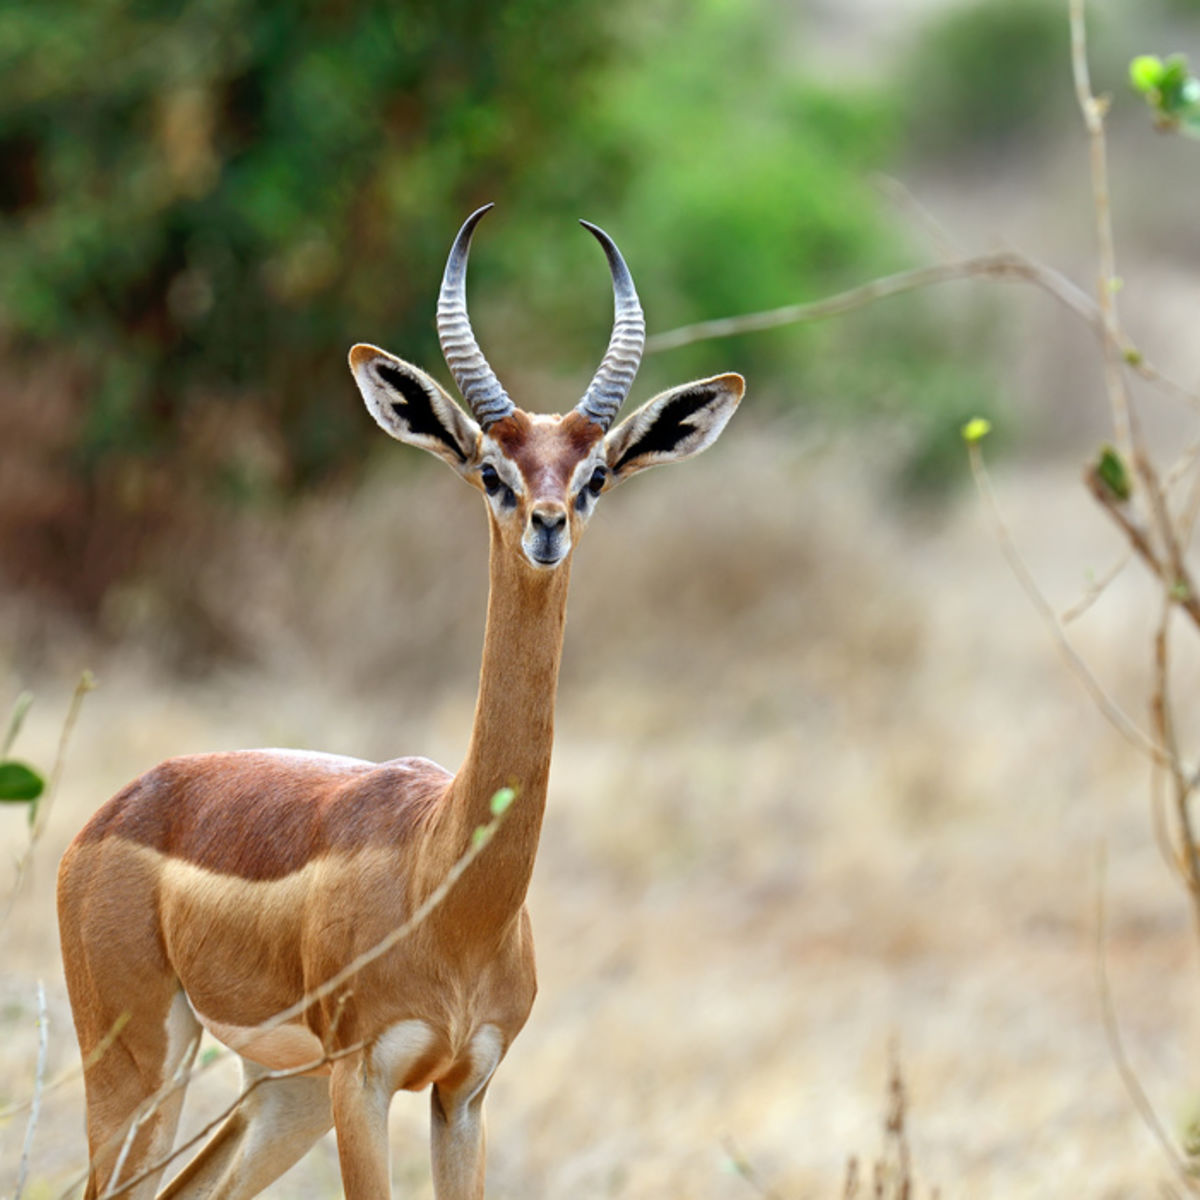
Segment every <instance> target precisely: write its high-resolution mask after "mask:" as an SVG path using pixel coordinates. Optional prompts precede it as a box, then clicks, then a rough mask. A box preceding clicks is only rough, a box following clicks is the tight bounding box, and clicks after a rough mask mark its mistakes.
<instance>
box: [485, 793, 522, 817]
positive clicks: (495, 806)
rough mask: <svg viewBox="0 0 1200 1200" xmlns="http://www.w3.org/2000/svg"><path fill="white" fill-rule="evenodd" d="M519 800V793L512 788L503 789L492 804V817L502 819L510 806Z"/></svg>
mask: <svg viewBox="0 0 1200 1200" xmlns="http://www.w3.org/2000/svg"><path fill="white" fill-rule="evenodd" d="M516 798H517V793H516V792H515V791H513V789H512V788H510V787H502V788H501V789H500V790H499V791H498V792H497V793H496V794H495V795H494V796H493V797H492V803H491V809H492V816H493V817H502V816H504V814H505V813H506V812H508V809H509V805H511V804H512V802H513V801H514V800H515V799H516Z"/></svg>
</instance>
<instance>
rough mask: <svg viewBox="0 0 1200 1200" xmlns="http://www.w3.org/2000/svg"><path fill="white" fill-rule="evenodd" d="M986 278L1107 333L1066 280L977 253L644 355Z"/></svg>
mask: <svg viewBox="0 0 1200 1200" xmlns="http://www.w3.org/2000/svg"><path fill="white" fill-rule="evenodd" d="M977 276H984V277H989V278H993V279H1015V280H1022V281H1024V282H1026V283H1033V284H1036V285H1037V286H1039V287H1041V288H1043V289H1044V290H1046V291H1048V292H1050V293H1051V295H1053V296H1055V297H1057V298H1058V299H1059V300H1061V301H1062V302H1063V303H1064V304H1065V305H1066V306H1067V307H1068V308H1070V309H1071V310H1072V311H1073V312H1075V313H1076V314H1078V315H1079V316H1080V317H1081V318H1082V319H1083V320H1085V321H1086V322H1087V323H1088V324H1089V325H1091V326H1092V327H1093V328H1094V329H1095V330H1096V332H1097V333H1103V320H1102V315H1101V312H1100V309H1099V307H1098V305H1097V304H1096V303H1095V301H1094V300H1092V299H1091V298H1090V297H1089V296H1087V295H1086V294H1085V293H1083V292H1082V291H1080V289H1079V288H1077V287H1076V286H1075V285H1074V284H1073V283H1072V282H1071V281H1070V280H1069V279H1068V278H1067V277H1066V276H1065V275H1062V274H1060V273H1059V272H1058V271H1055V270H1052V269H1051V268H1050V267H1047V266H1044V265H1043V264H1041V263H1038V262H1034V261H1033V260H1032V259H1028V258H1026V257H1025V256H1024V255H1022V254H1017V253H1016V252H1014V251H1012V250H998V251H995V252H994V253H991V254H979V255H974V256H972V257H969V258H958V259H955V260H954V261H952V262H944V263H934V264H932V265H931V266H927V267H914V268H912V269H911V270H908V271H899V272H897V273H896V274H894V275H883V276H880V277H879V278H878V279H872V280H871V281H870V282H868V283H864V284H860V285H859V286H858V287H853V288H850V289H849V290H848V291H844V292H838V293H837V294H836V295H833V296H827V297H826V298H825V299H823V300H813V301H811V302H809V303H806V304H789V305H786V306H784V307H783V308H772V309H768V310H766V311H765V312H757V313H747V314H745V315H744V316H739V317H723V318H721V319H719V320H715V321H700V322H698V323H697V324H694V325H683V326H681V327H680V328H678V329H670V330H667V331H666V332H665V333H656V334H654V335H653V336H651V337H649V338H647V339H646V353H647V354H655V353H658V352H660V351H663V350H674V349H676V348H677V347H679V346H688V345H691V344H692V343H693V342H703V341H708V340H710V339H712V338H724V337H733V336H735V335H737V334H743V333H755V332H758V331H760V330H764V329H778V328H779V327H780V326H782V325H797V324H800V323H802V322H805V321H819V320H823V319H824V318H826V317H836V316H840V315H842V314H843V313H847V312H853V311H854V310H855V309H858V308H862V307H864V306H865V305H868V304H874V303H875V302H876V301H877V300H884V299H886V298H887V297H889V296H898V295H902V294H903V293H905V292H913V291H917V290H919V289H921V288H927V287H931V286H933V285H935V284H939V283H949V282H951V281H952V280H955V279H970V278H973V277H977Z"/></svg>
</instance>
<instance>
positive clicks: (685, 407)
mask: <svg viewBox="0 0 1200 1200" xmlns="http://www.w3.org/2000/svg"><path fill="white" fill-rule="evenodd" d="M719 395H720V390H719V389H718V388H716V387H714V386H712V385H711V384H702V385H700V386H698V387H694V388H689V389H688V390H687V391H686V392H683V393H682V394H681V395H678V396H674V397H672V398H671V399H670V400H669V401H668V402H667V403H666V404H664V405H663V407H662V409H661V411H660V412H659V414H658V417H657V419H656V420H655V422H654V424H652V425H651V426H650V428H649V429H647V430H646V431H645V433H643V434H642V436H641V437H639V438H637V439H636V440H635V441H634V442H631V443H630V444H629V445H628V446H626V447H625V453H624V454H622V455H621V457H620V458H619V459H618V460H617V461H616V462H615V463H613V464H612V469H613V470H614V471H620V470H621V469H622V468H623V467H624V466H625V464H626V463H628V462H629V461H630V460H631V459H635V458H640V457H642V456H643V455H647V454H670V453H672V452H673V451H674V450H675V448H676V447H677V446H678V445H679V444H680V443H681V442H683V441H686V439H687V438H689V437H692V436H693V435H694V434H695V433H696V427H695V426H694V425H693V424H692V423H691V421H690V419H689V418H691V417H692V416H694V415H695V414H696V413H697V412H699V411H700V409H702V408H705V407H707V406H708V405H709V404H711V403H712V402H713V401H714V400H716V399H717V398H718V396H719Z"/></svg>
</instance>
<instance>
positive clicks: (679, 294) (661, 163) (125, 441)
mask: <svg viewBox="0 0 1200 1200" xmlns="http://www.w3.org/2000/svg"><path fill="white" fill-rule="evenodd" d="M1029 4H1030V0H1015V6H1016V7H1019V8H1021V9H1022V11H1024V9H1025V8H1027V7H1029ZM991 7H992V8H998V7H1000V6H997V5H995V3H994V0H991ZM1003 7H1004V8H1008V7H1010V5H1007V4H1006V5H1004V6H1003ZM803 20H804V17H803V15H802V14H795V13H786V12H784V11H783V10H780V9H778V8H777V7H775V6H771V5H768V4H766V3H765V0H698V2H695V3H687V2H685V0H655V2H653V3H635V2H634V0H604V2H600V0H511V2H507V3H505V4H503V5H493V4H483V3H481V2H480V0H442V2H441V3H437V4H434V3H431V2H430V0H418V2H410V3H406V4H403V5H399V4H395V3H385V2H382V0H305V2H300V0H298V2H297V3H293V4H286V5H282V4H281V5H267V4H262V3H259V2H257V0H137V2H133V0H89V2H88V3H87V4H84V5H71V4H66V3H62V2H61V0H49V2H47V3H43V4H39V5H17V6H7V7H3V8H0V71H2V80H3V82H2V84H0V89H2V90H0V94H2V96H3V107H2V108H0V367H3V366H5V365H7V367H8V368H9V369H12V367H13V364H18V366H20V365H21V364H25V365H28V364H31V363H38V362H41V361H44V360H45V359H46V358H47V357H48V356H53V357H54V358H56V359H58V360H61V362H62V363H63V364H64V375H63V378H64V379H65V380H66V381H67V382H66V384H65V385H64V386H67V387H68V388H69V389H70V390H71V393H72V395H71V400H72V403H71V404H70V405H68V408H67V411H68V413H69V428H67V429H66V430H65V431H62V436H60V437H59V438H58V440H57V441H54V443H53V445H52V446H51V448H50V449H49V450H47V453H48V454H51V453H52V454H53V455H54V456H56V466H57V467H58V468H61V469H64V470H69V472H70V473H71V476H72V479H73V480H74V481H75V484H74V485H73V486H75V489H76V491H75V495H76V499H75V501H74V502H73V503H72V504H70V505H61V504H60V505H58V507H56V503H57V502H55V503H50V502H47V504H45V505H42V506H41V507H40V508H39V509H38V514H37V521H40V522H41V523H42V525H44V526H45V536H44V537H43V538H42V542H43V543H44V546H43V549H45V546H50V547H51V548H52V550H53V551H54V552H55V553H57V555H58V558H59V559H60V560H61V561H62V563H63V564H64V565H63V570H62V572H61V577H60V579H59V581H58V585H59V587H60V589H61V590H71V589H75V590H76V591H77V593H78V594H79V595H81V596H83V597H84V598H85V599H84V603H83V606H84V607H91V606H94V605H97V604H99V603H100V602H101V600H102V598H103V595H104V592H105V589H106V588H107V586H108V585H109V583H110V582H111V581H112V580H113V579H115V578H118V577H120V576H121V575H122V574H123V573H127V572H129V571H130V570H133V569H136V567H137V565H138V564H139V563H140V562H143V561H144V558H145V552H146V549H147V547H150V548H153V547H154V546H155V545H157V546H159V547H161V546H163V545H164V544H165V545H168V546H169V545H170V544H171V539H172V537H173V536H174V534H175V533H176V531H177V530H178V528H179V513H180V511H185V512H187V513H188V514H189V515H188V519H189V521H191V522H192V523H193V524H194V523H195V521H196V519H199V521H200V522H201V523H203V521H204V520H205V519H208V520H210V522H211V513H212V512H213V511H218V512H219V510H220V508H221V507H222V506H223V505H227V504H229V503H234V504H243V503H246V502H250V501H257V502H261V501H266V500H272V501H273V500H278V499H282V498H286V497H287V496H288V495H291V494H294V493H295V492H296V491H297V490H298V489H302V488H305V487H308V486H311V485H312V484H313V483H315V482H317V481H320V480H322V479H326V478H329V477H330V476H331V475H337V474H339V473H345V472H348V471H352V470H353V469H354V467H355V464H356V463H357V461H358V460H359V459H360V458H361V456H362V454H363V451H364V447H365V446H367V445H370V444H378V442H377V438H376V435H375V431H374V429H373V426H372V425H371V423H370V421H369V420H368V419H367V418H366V416H365V415H364V413H363V412H362V409H361V405H360V404H359V402H358V400H357V397H356V395H355V393H354V391H353V388H352V385H351V383H350V381H349V376H348V373H347V372H346V369H345V360H344V356H345V352H346V349H347V348H348V346H349V345H350V344H351V343H353V342H355V341H360V340H366V341H376V342H380V343H382V344H384V345H387V346H388V347H389V348H391V349H393V350H395V351H397V352H398V353H401V354H403V355H404V356H405V357H406V358H410V359H412V360H414V361H416V362H420V363H422V364H424V365H426V366H428V367H430V368H432V369H435V370H440V361H441V359H440V353H439V351H438V349H437V343H436V338H435V336H434V333H433V310H434V301H435V297H436V290H437V285H438V280H439V278H440V274H441V268H442V264H443V261H444V256H445V254H446V251H447V248H448V246H449V242H450V240H451V238H452V236H453V233H454V231H455V229H456V228H457V226H458V224H459V223H460V222H461V220H462V219H463V217H464V216H465V215H466V213H467V212H469V211H470V210H471V209H472V208H473V207H475V206H476V205H477V204H479V203H482V202H484V201H487V200H495V201H497V202H498V209H497V215H496V216H494V217H492V218H491V219H490V221H489V224H488V226H487V227H485V231H484V233H485V234H486V236H485V237H481V238H480V239H479V242H480V245H479V247H478V249H477V250H476V251H475V253H474V255H473V261H472V276H471V295H472V312H473V314H475V318H476V326H477V328H478V330H479V333H480V340H481V342H482V343H483V345H484V347H485V350H486V352H487V353H488V355H489V357H490V358H491V359H492V361H493V364H494V366H495V367H496V369H497V371H498V373H499V374H500V375H501V377H502V378H504V379H505V380H506V382H509V383H510V385H511V383H512V381H513V380H514V379H515V381H516V383H517V384H518V385H525V384H528V385H529V390H530V391H531V392H532V393H533V394H531V395H529V396H526V395H525V393H524V392H523V391H521V390H520V389H519V388H515V389H513V390H514V395H518V396H519V398H520V399H521V400H522V401H527V402H529V403H530V404H531V406H533V407H538V406H539V405H540V404H549V405H550V406H553V407H561V406H562V405H563V404H570V403H573V402H574V400H575V399H576V398H577V396H576V394H574V393H570V394H566V395H554V394H549V395H542V394H541V392H543V391H546V390H548V389H547V379H551V380H552V379H553V377H554V376H555V375H570V376H571V377H572V379H573V380H574V379H575V378H577V377H581V378H582V380H583V381H586V378H587V376H588V375H590V372H591V371H592V370H593V369H594V366H595V364H596V362H597V361H598V359H599V357H600V354H601V352H602V349H603V345H604V339H605V338H606V336H607V332H608V328H609V324H610V322H611V301H610V298H609V292H608V287H607V279H606V273H605V271H604V267H603V260H602V258H601V257H600V256H599V255H598V254H597V253H596V248H595V245H594V243H592V242H591V241H590V240H589V239H587V238H586V237H584V236H583V235H582V234H579V233H578V231H577V230H573V228H572V224H571V222H572V220H573V219H574V218H575V217H580V216H586V217H588V218H590V219H592V220H596V221H598V222H600V223H601V224H602V225H604V226H605V228H607V229H608V230H609V231H610V232H611V233H612V234H613V235H614V236H615V237H616V238H617V240H618V241H619V243H620V245H621V247H622V249H623V250H624V252H625V254H626V257H627V258H628V259H629V261H630V263H631V265H632V266H633V269H634V274H635V278H636V279H637V281H638V286H639V290H640V291H641V293H642V296H643V300H644V302H645V305H646V308H647V312H648V315H649V320H650V326H651V329H652V330H654V329H664V328H667V327H670V326H672V325H675V324H681V323H686V322H690V321H693V320H698V319H703V318H708V317H715V316H724V315H730V314H734V313H738V312H745V311H749V310H754V309H762V308H767V307H770V306H772V305H776V304H784V303H790V302H794V301H797V300H801V299H806V298H811V297H814V296H817V295H820V294H822V293H823V292H825V291H828V290H830V289H832V288H835V287H839V286H843V285H845V284H847V283H850V282H857V281H859V280H861V279H863V278H866V277H868V276H870V275H872V274H876V273H879V272H881V271H886V270H890V269H894V268H895V267H896V266H898V265H900V264H901V262H902V261H905V256H904V253H903V250H904V248H903V246H902V245H901V243H900V242H899V240H898V239H897V237H896V236H895V234H894V232H892V231H891V229H890V228H889V222H888V217H887V215H886V213H885V212H882V211H881V208H882V206H881V205H880V203H879V200H878V197H877V195H876V194H875V191H874V189H873V188H872V186H871V183H870V181H869V172H870V171H871V170H873V169H877V168H880V167H884V166H886V165H887V162H888V159H889V156H890V155H891V153H892V151H893V148H894V147H895V146H896V145H897V143H898V139H899V119H900V118H899V107H898V105H897V104H896V102H895V97H894V95H892V94H891V92H890V91H889V89H888V88H887V86H886V84H885V83H883V82H879V83H872V84H871V85H870V86H867V85H865V84H862V83H856V84H855V85H854V86H850V87H846V88H845V89H843V90H839V91H837V92H836V93H835V92H832V91H830V90H829V89H828V88H822V87H817V86H815V85H814V84H813V83H811V82H810V81H808V80H806V79H805V78H804V76H803V75H802V74H801V73H800V72H799V70H798V69H797V67H796V66H795V64H794V63H792V62H789V61H788V59H787V58H786V56H785V50H784V48H785V46H786V42H787V39H786V38H783V37H781V36H780V35H781V23H787V25H788V27H789V29H790V28H792V27H798V26H799V25H800V24H801V23H802V22H803ZM990 52H991V47H989V54H990ZM1052 52H1053V53H1055V54H1057V53H1058V51H1057V49H1054V50H1053V51H1052ZM964 53H965V51H964ZM1060 74H1061V72H1060ZM493 225H494V226H495V231H494V236H493ZM856 322H857V323H856V327H855V328H856V332H852V333H847V332H846V326H844V325H843V326H841V327H835V326H833V325H824V326H816V327H810V328H794V329H789V330H783V331H779V332H777V333H775V334H770V335H763V336H758V337H754V338H743V339H739V340H737V341H734V342H720V343H710V344H705V345H700V346H696V347H691V348H688V349H686V350H680V351H676V352H673V353H671V354H667V355H663V356H661V357H660V358H654V359H651V360H649V361H648V362H647V363H646V366H645V367H644V368H643V378H642V380H641V381H640V382H639V384H638V388H637V395H638V396H644V395H646V394H648V392H649V391H650V390H651V389H652V388H654V387H656V386H661V385H664V384H666V383H668V382H676V381H677V380H678V378H679V377H680V376H683V375H687V374H694V373H700V372H707V371H711V370H725V369H737V370H741V371H743V372H744V373H746V374H747V375H748V376H749V377H750V378H751V383H752V388H753V392H754V395H755V396H756V397H757V398H758V401H759V403H764V402H767V401H768V400H769V398H771V397H772V396H773V397H775V399H776V401H777V402H783V403H791V402H797V401H802V400H811V399H817V400H820V399H828V400H830V401H834V402H836V405H837V407H838V408H839V410H842V411H849V412H859V413H860V412H862V411H863V409H864V408H865V407H869V406H882V407H883V408H885V409H891V410H893V411H894V410H895V409H896V408H898V407H899V406H900V405H902V404H904V403H912V402H913V400H914V399H915V400H916V401H917V402H918V403H922V404H924V405H925V408H926V411H927V412H930V413H936V414H937V416H936V420H937V421H938V422H939V423H940V424H945V425H946V427H947V428H948V429H950V430H953V429H956V428H957V423H958V415H959V410H960V409H961V408H962V407H963V406H965V408H966V409H967V410H972V411H973V410H974V409H975V408H977V407H979V396H978V390H979V375H978V372H977V371H974V369H973V368H972V369H970V370H968V369H966V368H962V367H959V366H956V365H955V364H954V362H953V360H952V357H951V360H949V361H948V362H943V361H940V360H941V359H942V358H943V355H942V354H941V349H940V348H941V342H940V340H939V334H938V332H937V328H936V325H935V323H934V322H933V321H931V320H930V319H928V318H927V317H925V316H923V315H922V312H921V306H920V304H919V303H914V304H910V305H907V306H906V307H905V308H904V309H903V310H900V309H898V308H896V307H892V308H891V310H890V311H889V312H888V313H887V314H885V315H883V316H880V317H873V316H863V317H862V318H861V319H856ZM856 339H857V340H856ZM864 346H867V347H869V353H864ZM531 362H536V363H538V364H539V368H538V370H537V371H534V370H533V369H532V368H531V367H530V366H529V365H528V364H529V363H531ZM964 392H965V393H966V394H965V395H963V393H964ZM943 395H946V396H953V398H954V399H953V402H952V403H949V404H943V403H942V401H940V400H938V399H937V397H939V396H943ZM947 409H953V412H952V413H949V415H946V413H945V412H944V410H947ZM943 416H945V420H944V421H943V420H942V417H943ZM31 424H32V423H31ZM368 439H371V440H370V441H369V440H368ZM64 463H65V464H66V466H65V467H64V465H63V464H64ZM2 506H3V502H2V501H0V508H2ZM197 513H199V514H200V516H199V518H197ZM205 513H208V514H209V517H208V518H205V516H204V514H205ZM81 522H87V533H86V537H85V538H81V537H75V538H74V540H73V539H72V537H71V536H68V533H69V532H70V531H69V530H68V531H66V532H64V528H63V527H64V526H66V525H71V523H74V524H75V525H76V526H78V525H79V524H80V523H81ZM20 528H21V537H22V539H24V540H23V542H22V545H23V546H26V545H28V544H29V539H30V537H31V536H32V534H31V532H30V530H31V528H33V526H31V525H30V522H29V521H28V520H25V519H24V518H22V521H21V523H20ZM38 528H40V526H39V527H38ZM4 538H5V524H4V514H3V513H2V512H0V542H3V541H4ZM81 544H85V545H86V550H87V553H86V555H83V554H82V552H80V553H76V550H77V549H78V547H79V546H80V545H81ZM73 547H74V548H75V549H72V548H73ZM17 557H20V556H19V555H14V554H9V555H8V558H9V561H10V563H11V562H12V561H14V560H15V559H16V558H17ZM33 557H35V556H32V555H30V561H33ZM52 557H53V554H52V553H43V554H41V557H40V558H39V559H38V561H39V562H43V563H44V562H46V561H48V560H49V559H50V558H52ZM83 558H86V564H83V563H82V561H81V560H82V559H83ZM43 573H44V572H43ZM89 574H90V576H92V578H90V580H89V579H87V578H84V577H85V576H87V575H89Z"/></svg>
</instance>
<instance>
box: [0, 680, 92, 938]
mask: <svg viewBox="0 0 1200 1200" xmlns="http://www.w3.org/2000/svg"><path fill="white" fill-rule="evenodd" d="M95 686H96V680H95V677H94V676H93V675H92V673H91V671H84V672H82V674H80V676H79V682H78V683H77V684H76V685H75V691H74V692H73V693H72V695H71V705H70V707H69V708H68V709H67V716H66V720H64V721H63V727H62V731H61V732H60V733H59V735H58V750H57V751H56V753H55V756H54V766H53V767H52V768H51V771H50V781H49V783H48V784H47V785H46V791H45V793H44V794H43V796H42V797H41V799H40V801H39V802H38V807H37V810H36V814H35V816H34V819H33V825H32V827H31V829H30V831H29V841H28V842H27V843H26V844H25V849H24V850H23V851H22V853H21V857H20V858H19V859H18V860H17V866H16V871H15V873H14V877H13V883H12V887H11V888H10V889H9V892H8V896H7V897H6V899H5V902H4V910H3V911H2V912H0V925H3V924H4V923H5V921H7V920H8V917H9V915H10V914H11V912H12V908H13V905H14V904H15V903H16V901H17V895H18V893H19V892H20V890H21V884H22V883H23V882H24V881H25V874H26V872H27V871H28V870H29V864H30V863H31V862H32V861H33V853H34V851H35V850H36V849H37V844H38V842H39V841H40V840H41V836H42V832H43V830H44V829H45V828H46V818H47V816H48V814H49V812H50V808H51V806H52V805H53V803H54V798H55V796H56V795H57V794H58V785H59V783H60V781H61V779H62V772H63V766H64V764H65V763H66V760H67V744H68V743H69V742H70V740H71V734H72V733H73V732H74V730H75V722H76V721H77V720H78V719H79V709H80V707H81V706H82V704H83V698H84V696H86V695H87V694H88V692H90V691H92V690H93V689H94V688H95Z"/></svg>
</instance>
